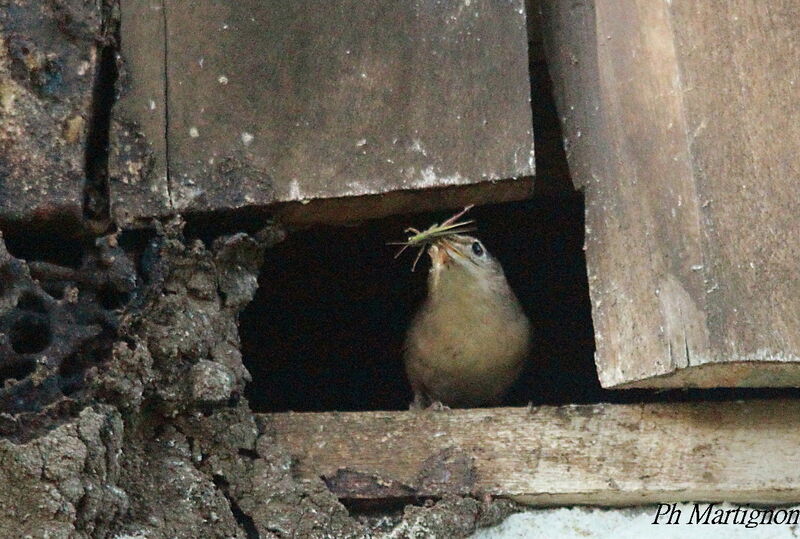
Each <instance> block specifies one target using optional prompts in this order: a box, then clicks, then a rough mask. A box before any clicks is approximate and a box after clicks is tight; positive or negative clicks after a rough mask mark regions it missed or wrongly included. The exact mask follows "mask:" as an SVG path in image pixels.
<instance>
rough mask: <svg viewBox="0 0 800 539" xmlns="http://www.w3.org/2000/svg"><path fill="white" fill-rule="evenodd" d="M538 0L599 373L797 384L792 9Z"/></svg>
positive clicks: (660, 382) (611, 381) (799, 38)
mask: <svg viewBox="0 0 800 539" xmlns="http://www.w3.org/2000/svg"><path fill="white" fill-rule="evenodd" d="M542 6H543V15H544V25H543V34H544V41H545V48H546V51H547V57H548V62H549V65H550V69H551V74H552V77H553V80H554V86H555V88H556V90H555V91H556V100H557V102H558V106H559V115H560V117H561V119H562V124H563V128H564V135H565V140H566V145H567V157H568V160H569V163H570V169H571V172H572V174H573V178H574V180H575V182H576V184H577V185H579V186H581V187H582V188H583V189H584V190H585V192H586V203H587V219H586V226H587V229H586V235H587V239H586V244H587V264H588V271H589V282H590V286H591V295H592V306H593V319H594V327H595V334H596V341H597V355H596V357H597V365H598V374H599V376H600V380H601V383H602V384H603V385H604V386H605V387H634V386H651V387H663V386H683V385H696V386H796V385H800V314H798V313H800V279H798V277H797V270H796V267H795V264H794V261H796V260H798V258H799V257H800V217H798V212H797V211H796V205H797V200H800V181H798V180H800V153H798V152H797V151H796V149H797V148H798V147H800V93H798V90H797V86H796V85H797V84H800V5H798V4H797V2H793V1H788V0H787V1H781V2H771V3H769V5H767V4H765V3H763V2H758V1H756V0H742V1H737V2H732V3H729V4H726V10H725V12H724V13H721V12H720V11H719V9H718V8H717V7H715V6H712V5H711V4H710V3H700V4H698V3H696V2H690V1H688V0H675V1H672V2H648V1H645V0H623V1H619V0H614V1H611V0H596V1H592V0H585V1H578V2H569V3H564V2H555V1H552V0H545V1H543V2H542Z"/></svg>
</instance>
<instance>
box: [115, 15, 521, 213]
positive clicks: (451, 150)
mask: <svg viewBox="0 0 800 539" xmlns="http://www.w3.org/2000/svg"><path fill="white" fill-rule="evenodd" d="M132 4H133V6H134V7H128V8H127V9H128V11H129V12H130V13H132V14H133V13H135V12H137V11H136V10H137V8H136V7H135V6H137V5H139V6H140V7H139V8H138V9H139V11H141V12H142V13H141V14H142V15H143V18H141V19H138V21H137V22H134V21H132V20H129V21H128V24H127V25H126V24H125V21H123V25H122V32H123V39H122V42H123V46H125V44H127V46H128V47H129V49H130V50H131V51H133V52H136V51H137V50H139V51H140V54H137V58H135V59H134V61H133V71H134V73H133V74H134V76H135V78H136V80H135V81H134V86H136V84H140V85H141V84H143V85H144V86H145V87H144V88H140V89H139V91H138V93H139V94H141V95H144V94H147V99H149V98H150V96H151V94H152V95H155V94H156V93H157V92H156V90H157V89H156V88H155V87H152V88H151V87H150V82H147V81H145V82H142V77H153V76H155V71H153V72H150V71H149V68H150V60H151V59H157V52H158V51H157V50H156V49H157V48H158V45H159V39H160V36H159V32H160V30H159V29H158V25H161V27H162V28H165V29H166V30H165V31H166V36H165V39H166V49H165V50H166V56H167V61H166V74H167V77H166V79H167V83H166V86H167V95H168V98H167V103H166V105H167V106H166V109H167V110H168V118H167V121H166V124H165V126H164V127H165V128H166V129H167V130H168V133H167V140H168V152H167V153H168V154H169V156H168V164H169V182H168V185H167V189H166V190H165V184H164V182H163V181H162V177H163V175H162V174H161V173H160V172H159V171H160V167H159V164H158V161H159V159H160V157H159V156H160V155H163V152H162V151H161V150H162V148H160V147H159V146H158V143H157V141H156V140H155V138H154V137H156V135H155V133H145V135H146V138H147V140H148V142H149V143H150V144H151V146H152V147H153V154H154V156H155V159H156V168H157V169H158V170H159V171H156V172H151V173H150V174H149V176H148V178H149V179H148V181H147V182H144V183H145V186H146V187H149V188H150V189H149V191H148V192H147V193H145V194H144V195H142V194H139V195H134V194H128V193H127V192H126V190H128V187H129V186H130V185H132V184H133V183H134V182H133V180H131V179H129V177H126V176H124V175H123V178H126V179H127V180H128V181H127V183H126V181H118V182H115V185H116V192H117V193H119V195H118V200H117V201H116V204H115V207H116V208H117V209H118V211H117V212H115V215H117V216H118V217H117V218H118V221H121V222H133V221H135V220H137V219H139V220H143V219H145V220H146V219H147V218H148V217H151V216H152V215H153V214H158V213H163V212H164V211H173V210H174V211H178V212H183V213H188V212H205V211H217V210H234V209H238V208H243V207H249V208H267V207H268V208H269V209H270V211H272V212H275V211H283V212H284V215H283V219H284V220H285V221H293V222H297V221H305V222H309V221H329V220H335V221H341V220H349V219H363V218H366V217H375V216H377V215H385V214H388V213H395V212H400V211H409V210H416V209H418V208H419V200H420V197H419V196H417V197H407V196H387V197H386V198H383V197H382V196H365V195H386V194H393V193H398V192H406V191H410V190H422V189H424V190H428V191H427V194H428V195H429V196H428V197H427V198H428V200H426V201H425V202H426V204H428V206H430V207H432V208H441V207H446V206H455V205H460V204H462V203H463V202H464V201H465V200H467V199H469V198H474V197H475V196H477V195H478V194H479V195H480V196H481V197H482V200H484V201H486V202H490V201H503V200H510V199H519V198H524V197H527V196H529V195H530V193H531V189H532V182H533V178H532V175H533V173H534V168H535V166H534V160H533V134H532V127H531V107H530V83H529V78H528V54H527V50H528V47H527V32H526V17H525V7H524V0H513V1H509V2H492V1H490V0H473V1H472V2H469V3H463V4H462V3H447V2H437V3H430V2H421V3H420V2H416V3H415V2H392V1H387V0H369V1H363V0H359V1H354V0H337V1H335V2H327V3H318V2H283V1H277V0H247V1H244V2H235V3H231V2H224V1H221V0H203V1H201V2H194V3H192V5H191V6H188V5H186V4H185V3H183V2H176V1H174V0H164V10H162V11H161V12H160V14H162V15H165V17H166V18H165V20H164V21H159V20H157V19H158V17H156V16H153V14H152V13H147V9H149V8H151V7H153V6H149V2H133V3H132ZM142 6H143V7H142ZM145 15H146V17H144V16H145ZM164 23H165V24H164ZM126 28H127V29H126ZM145 29H149V30H148V31H144V30H145ZM142 41H145V43H142ZM151 49H152V50H151ZM148 51H150V53H148ZM143 58H147V59H143ZM137 70H138V72H137ZM145 70H148V71H147V72H145ZM140 101H141V99H139V98H136V99H135V100H131V104H132V107H133V108H136V110H138V111H139V114H145V115H151V116H152V115H153V114H155V113H150V112H148V111H146V110H143V109H142V108H141V104H142V103H140ZM162 105H163V103H162V102H160V101H157V107H156V108H157V110H158V111H160V110H161V107H162ZM132 107H131V106H129V107H128V111H130V110H132ZM127 119H130V120H134V121H136V122H138V123H139V125H142V126H146V125H152V126H153V127H157V126H158V123H157V122H158V119H155V120H146V121H142V120H141V119H138V118H137V117H136V115H133V116H132V117H130V118H127ZM148 131H149V130H148ZM128 168H131V167H128ZM132 168H136V167H132ZM120 169H121V170H124V169H125V167H124V166H121V167H120ZM129 176H130V175H129ZM523 177H524V178H523ZM513 178H522V179H520V180H516V181H510V180H511V179H513ZM499 180H505V183H504V185H502V186H500V188H499V189H498V190H497V193H496V194H495V193H494V192H493V191H492V190H487V189H485V188H481V189H480V193H476V192H474V190H476V189H478V187H479V186H480V185H481V184H489V182H493V181H499ZM443 187H449V188H450V189H448V190H447V192H445V191H443V190H441V189H440V188H443ZM141 190H142V189H141V188H139V191H141ZM454 190H455V191H459V190H460V191H462V192H457V193H454ZM487 191H488V192H487ZM151 193H152V194H151ZM145 195H146V197H149V198H147V200H145V201H144V202H142V200H137V199H136V197H137V196H138V197H139V198H144V197H145ZM131 197H133V198H131ZM156 199H158V200H156ZM128 200H133V202H134V203H133V204H130V203H128ZM150 201H155V203H156V206H159V205H160V207H155V206H153V205H152V204H150ZM309 201H311V202H315V203H314V204H306V203H307V202H309ZM325 201H331V202H332V207H331V208H329V207H327V206H326V204H325V203H324V202H325ZM342 201H345V202H346V203H345V204H342ZM301 203H302V204H301ZM341 208H347V212H346V213H345V212H342V211H340V209H341Z"/></svg>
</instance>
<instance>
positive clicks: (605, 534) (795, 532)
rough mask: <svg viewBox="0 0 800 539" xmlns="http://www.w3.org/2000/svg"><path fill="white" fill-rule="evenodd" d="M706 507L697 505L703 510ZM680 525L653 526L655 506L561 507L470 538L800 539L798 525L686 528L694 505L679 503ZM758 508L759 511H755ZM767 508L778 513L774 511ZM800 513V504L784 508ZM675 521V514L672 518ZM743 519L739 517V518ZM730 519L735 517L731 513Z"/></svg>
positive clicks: (509, 520)
mask: <svg viewBox="0 0 800 539" xmlns="http://www.w3.org/2000/svg"><path fill="white" fill-rule="evenodd" d="M705 507H706V504H701V505H700V506H699V510H700V511H704V510H705ZM737 507H739V508H741V509H742V510H745V509H750V508H748V507H745V506H736V505H731V504H717V505H715V506H714V509H717V508H721V509H723V510H732V509H735V508H737ZM677 509H679V510H680V511H681V515H680V522H681V523H680V524H676V525H668V524H666V521H667V518H666V517H662V518H661V519H660V522H661V524H659V525H653V524H652V522H653V519H654V518H655V516H656V512H657V510H658V506H639V507H630V508H624V509H599V508H593V507H571V508H567V507H559V508H553V509H532V510H530V511H527V512H525V513H518V514H515V515H511V516H510V517H508V518H507V519H506V520H505V521H503V522H502V523H500V524H499V525H497V526H495V527H493V528H487V529H485V530H481V531H479V532H477V533H475V534H474V535H473V536H472V538H471V539H523V538H524V539H536V538H539V537H541V538H547V539H550V538H558V539H562V538H566V539H587V538H604V539H605V538H608V539H640V538H647V539H672V538H680V539H709V538H711V539H713V538H717V537H719V538H725V539H728V538H730V539H784V538H785V539H789V538H800V525H792V524H761V525H758V526H756V527H754V528H746V527H745V526H744V525H742V524H731V523H729V524H727V525H724V524H706V525H703V524H696V523H693V524H688V523H687V521H688V520H689V517H690V516H691V513H692V509H693V504H678V506H677ZM756 509H760V508H759V507H756ZM771 509H776V508H774V507H772V508H771ZM780 509H785V510H787V511H788V510H791V509H795V510H800V506H794V507H782V508H780ZM676 518H677V516H676ZM744 518H745V517H744V516H742V517H741V518H740V520H743V519H744ZM730 519H731V520H732V519H733V515H732V514H731V516H730Z"/></svg>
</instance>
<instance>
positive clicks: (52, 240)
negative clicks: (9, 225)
mask: <svg viewBox="0 0 800 539" xmlns="http://www.w3.org/2000/svg"><path fill="white" fill-rule="evenodd" d="M3 241H4V242H5V244H6V248H7V249H8V252H9V253H11V255H12V256H14V257H15V258H19V259H21V260H25V261H28V262H31V261H34V260H37V261H42V262H50V263H51V264H57V265H59V266H64V267H67V268H73V269H78V268H80V266H81V262H82V261H83V253H84V244H83V242H82V241H81V240H80V239H76V238H72V237H61V236H59V235H58V234H57V233H52V232H51V233H39V232H30V231H22V230H20V231H7V232H5V233H4V234H3Z"/></svg>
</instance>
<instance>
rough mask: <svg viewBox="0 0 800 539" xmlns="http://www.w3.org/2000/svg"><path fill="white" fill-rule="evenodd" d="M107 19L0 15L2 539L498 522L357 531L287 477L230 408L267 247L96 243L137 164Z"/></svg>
mask: <svg viewBox="0 0 800 539" xmlns="http://www.w3.org/2000/svg"><path fill="white" fill-rule="evenodd" d="M118 7H119V6H118V5H117V4H116V3H115V2H114V1H112V0H44V1H41V2H39V1H33V0H0V39H2V44H1V45H2V46H0V112H2V114H0V228H1V229H2V230H3V232H5V236H6V237H5V238H3V236H2V235H0V537H17V536H29V537H78V538H83V537H87V538H88V537H119V538H123V537H148V538H161V537H164V538H167V537H242V538H245V537H246V538H253V537H261V538H265V537H370V536H382V535H386V536H389V537H396V538H404V537H409V538H410V537H423V536H424V537H431V536H440V537H459V536H464V535H466V534H468V533H470V532H471V531H472V530H474V529H475V528H476V526H478V525H484V524H491V523H493V522H496V521H497V520H498V519H499V518H501V517H502V516H503V515H505V514H507V513H508V512H509V511H510V510H511V506H510V505H509V504H503V503H493V504H488V505H487V504H484V503H483V502H479V501H477V500H474V499H470V498H457V497H453V498H448V499H444V500H441V501H439V502H438V503H434V502H433V501H429V502H428V504H427V505H422V506H418V507H417V506H409V507H407V508H406V509H405V511H404V512H402V513H401V512H399V511H395V512H394V513H391V514H390V513H389V512H388V511H387V512H385V513H380V512H378V513H375V514H374V515H373V516H372V517H370V518H366V517H359V518H356V517H353V516H351V515H350V514H349V513H348V511H347V510H346V508H345V507H344V506H343V505H341V504H340V503H339V501H338V500H337V499H336V497H335V496H334V495H333V494H331V492H330V491H329V490H328V489H327V487H326V486H325V484H324V483H323V482H322V481H321V480H313V481H308V480H302V481H301V480H298V479H296V478H295V477H294V476H293V473H292V460H291V457H290V456H289V454H288V453H287V452H286V451H284V450H283V449H282V448H281V447H279V446H278V445H277V444H276V443H275V442H274V440H273V437H272V434H271V433H270V432H269V428H268V427H267V426H266V424H262V423H260V421H259V419H258V416H257V415H254V414H253V413H252V412H251V411H250V409H249V407H248V404H247V402H246V400H245V399H244V398H243V396H242V395H243V390H244V387H245V384H247V383H248V382H249V381H250V374H249V373H248V372H247V370H246V369H245V367H244V365H243V363H242V357H241V353H240V342H239V335H238V328H237V316H238V313H239V312H240V311H241V309H242V308H243V307H244V306H245V305H246V304H247V303H248V302H249V301H250V300H251V299H252V296H253V293H254V292H255V289H256V287H257V285H258V284H257V283H258V273H259V269H260V265H261V260H262V257H263V252H264V249H266V248H269V247H270V246H271V245H273V244H274V243H276V242H278V241H280V240H281V239H282V238H283V236H284V232H283V230H282V229H280V228H277V227H272V228H267V229H265V230H263V231H262V232H260V233H259V234H256V235H254V236H251V235H247V234H243V233H240V234H233V235H227V236H224V237H219V238H217V239H216V240H214V241H213V242H212V243H211V244H210V245H206V244H204V243H203V242H201V241H199V240H195V241H187V240H186V239H185V238H184V236H183V225H184V223H183V221H182V220H181V219H180V218H179V217H175V218H172V219H166V220H164V222H163V223H162V222H154V223H153V224H152V227H151V229H150V230H149V231H137V232H120V231H113V233H110V232H111V230H110V229H109V228H108V225H109V219H110V217H109V208H108V193H107V189H108V185H107V184H108V172H109V169H111V171H112V173H117V172H119V170H118V169H119V168H120V166H122V165H121V163H127V167H128V169H130V168H131V167H133V169H135V170H140V169H141V168H142V167H145V168H146V166H147V163H148V162H149V159H150V158H149V153H148V152H149V150H148V147H149V146H148V141H146V140H144V139H142V137H141V134H138V135H136V140H137V141H138V142H140V144H139V143H137V144H130V141H127V142H126V141H125V140H121V139H118V138H115V137H112V140H111V143H110V146H107V144H108V142H109V136H108V130H109V121H110V108H111V106H112V105H113V103H114V97H115V95H116V94H117V93H118V92H117V91H118V90H119V91H124V88H116V87H115V84H122V83H124V82H125V80H124V79H125V77H122V79H121V81H116V78H117V77H116V74H117V73H118V72H119V73H121V74H123V75H124V74H125V70H124V65H123V64H122V63H120V62H121V59H119V58H118V55H117V49H118V47H119V42H118V40H117V38H118V33H117V32H116V29H117V28H118ZM127 82H128V83H129V82H130V81H127ZM129 127H130V131H131V133H133V134H136V133H137V126H135V125H131V126H129ZM109 155H111V163H109V161H108V156H109ZM137 163H138V164H139V165H141V166H140V167H139V168H136V166H134V165H135V164H137ZM34 228H35V229H37V230H38V233H39V236H37V237H36V238H33V239H30V238H29V237H28V235H29V233H30V231H31V230H32V229H34ZM37 238H38V239H37ZM45 243H47V244H49V245H50V246H51V248H52V247H53V246H55V249H56V250H57V251H58V250H59V249H60V250H62V251H63V250H66V249H71V248H75V249H79V250H78V251H76V252H75V253H74V256H73V255H71V256H72V258H74V259H76V260H77V261H78V262H77V263H74V264H68V263H64V262H62V261H58V260H56V261H54V260H52V257H49V256H47V253H45V250H46V249H45V247H44V244H45ZM7 244H8V246H9V247H8V248H7ZM20 245H24V246H25V248H24V249H22V251H24V253H23V254H19V251H18V249H19V246H20ZM12 246H14V247H13V248H12ZM50 254H52V253H50ZM56 258H58V257H56ZM266 281H267V282H268V279H267V280H266Z"/></svg>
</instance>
